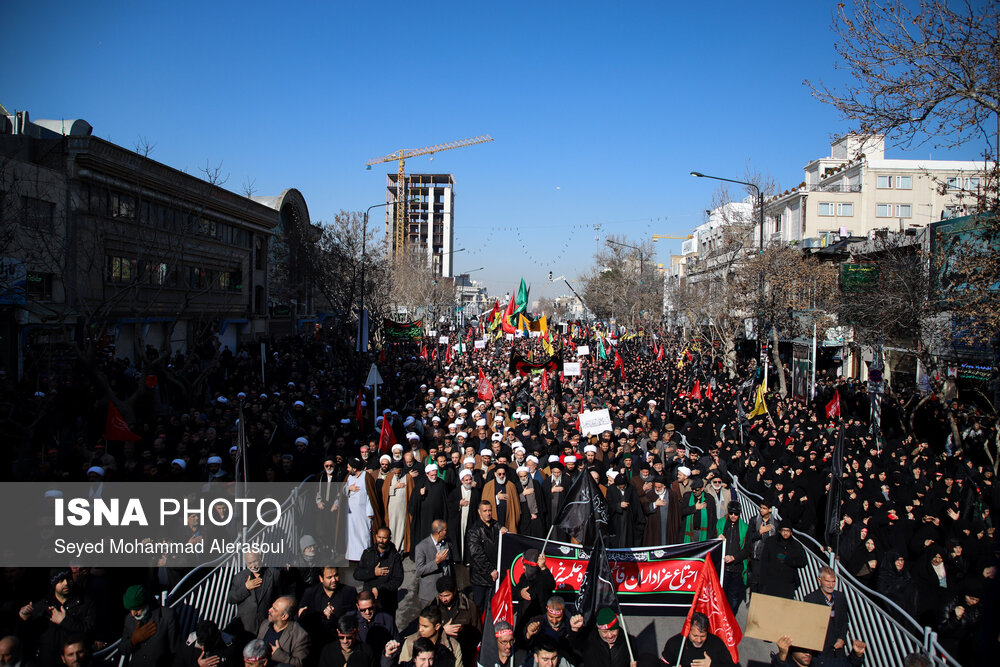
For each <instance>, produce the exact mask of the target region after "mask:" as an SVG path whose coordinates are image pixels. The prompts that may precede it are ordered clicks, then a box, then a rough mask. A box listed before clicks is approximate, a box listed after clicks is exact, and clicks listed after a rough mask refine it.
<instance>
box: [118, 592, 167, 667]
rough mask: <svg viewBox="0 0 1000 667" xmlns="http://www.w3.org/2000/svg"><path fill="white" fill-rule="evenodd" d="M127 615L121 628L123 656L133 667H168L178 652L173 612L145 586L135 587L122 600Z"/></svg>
mask: <svg viewBox="0 0 1000 667" xmlns="http://www.w3.org/2000/svg"><path fill="white" fill-rule="evenodd" d="M122 602H123V603H124V605H125V608H126V609H127V610H128V612H129V613H128V615H127V616H126V617H125V627H124V628H123V629H122V643H121V646H122V653H124V654H125V657H126V658H128V662H129V664H130V665H141V666H142V667H168V666H169V665H172V664H173V662H174V651H175V650H176V649H177V623H176V622H175V621H174V613H173V610H172V609H170V608H169V607H161V606H160V605H159V604H157V602H156V600H155V599H154V598H153V597H152V596H150V595H149V592H148V591H147V590H146V588H145V587H144V586H132V587H130V588H129V589H128V590H127V591H125V596H124V597H123V599H122Z"/></svg>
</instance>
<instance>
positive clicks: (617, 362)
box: [614, 350, 625, 369]
mask: <svg viewBox="0 0 1000 667" xmlns="http://www.w3.org/2000/svg"><path fill="white" fill-rule="evenodd" d="M614 368H623V369H624V368H625V362H624V361H622V355H620V354H618V350H615V365H614Z"/></svg>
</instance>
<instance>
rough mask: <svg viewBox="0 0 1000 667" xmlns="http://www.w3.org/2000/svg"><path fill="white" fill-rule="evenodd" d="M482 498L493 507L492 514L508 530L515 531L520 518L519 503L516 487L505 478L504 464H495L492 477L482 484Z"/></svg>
mask: <svg viewBox="0 0 1000 667" xmlns="http://www.w3.org/2000/svg"><path fill="white" fill-rule="evenodd" d="M483 500H484V501H486V502H488V503H489V504H490V506H491V507H493V516H495V517H496V519H497V521H499V522H500V525H501V526H504V527H505V528H507V531H508V532H511V533H516V532H517V524H518V522H519V521H520V520H521V503H520V501H519V500H518V496H517V487H516V486H515V485H514V482H513V481H512V480H510V479H508V478H507V468H506V466H497V467H496V468H495V469H494V470H493V479H491V480H490V481H488V482H486V484H484V485H483Z"/></svg>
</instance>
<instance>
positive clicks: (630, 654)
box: [618, 612, 686, 663]
mask: <svg viewBox="0 0 1000 667" xmlns="http://www.w3.org/2000/svg"><path fill="white" fill-rule="evenodd" d="M618 620H620V621H621V622H622V631H623V632H624V633H625V647H626V648H628V661H629V662H630V663H633V662H635V654H634V653H633V652H632V642H630V641H629V640H628V628H627V627H625V614H622V613H621V612H619V613H618ZM685 639H686V638H685ZM682 645H683V644H682Z"/></svg>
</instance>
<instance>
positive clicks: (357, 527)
mask: <svg viewBox="0 0 1000 667" xmlns="http://www.w3.org/2000/svg"><path fill="white" fill-rule="evenodd" d="M347 473H348V474H347V480H346V484H345V488H344V494H345V495H346V496H347V559H348V560H361V554H362V553H364V551H365V549H367V548H368V547H370V546H371V545H372V517H373V516H374V515H375V508H373V507H372V504H371V500H370V499H369V497H368V489H367V487H366V480H365V476H366V475H367V474H368V473H366V472H365V469H364V466H363V465H362V463H361V461H359V460H357V459H351V461H350V463H348V464H347Z"/></svg>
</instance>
